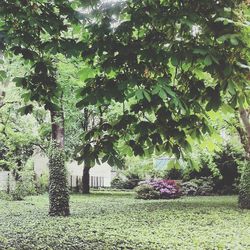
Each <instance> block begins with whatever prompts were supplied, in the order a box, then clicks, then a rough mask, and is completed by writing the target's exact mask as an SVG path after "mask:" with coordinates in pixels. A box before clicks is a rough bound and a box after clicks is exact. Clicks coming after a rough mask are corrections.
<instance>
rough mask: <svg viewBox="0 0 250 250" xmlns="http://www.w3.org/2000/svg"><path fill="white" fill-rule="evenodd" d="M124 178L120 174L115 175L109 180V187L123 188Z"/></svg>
mask: <svg viewBox="0 0 250 250" xmlns="http://www.w3.org/2000/svg"><path fill="white" fill-rule="evenodd" d="M124 185H125V184H124V180H123V179H122V178H121V177H120V176H116V177H115V178H114V179H113V180H112V181H111V188H117V189H124Z"/></svg>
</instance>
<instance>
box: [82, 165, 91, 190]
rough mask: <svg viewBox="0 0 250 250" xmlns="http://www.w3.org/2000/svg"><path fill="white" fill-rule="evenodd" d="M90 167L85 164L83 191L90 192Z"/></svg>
mask: <svg viewBox="0 0 250 250" xmlns="http://www.w3.org/2000/svg"><path fill="white" fill-rule="evenodd" d="M89 189H90V188H89V167H88V166H84V169H83V176H82V193H83V194H89Z"/></svg>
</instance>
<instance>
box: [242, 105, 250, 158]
mask: <svg viewBox="0 0 250 250" xmlns="http://www.w3.org/2000/svg"><path fill="white" fill-rule="evenodd" d="M249 115H250V112H249V110H247V109H240V118H241V120H242V123H243V125H244V128H245V131H246V138H247V140H246V142H245V145H244V148H245V151H246V155H247V159H248V160H250V122H249Z"/></svg>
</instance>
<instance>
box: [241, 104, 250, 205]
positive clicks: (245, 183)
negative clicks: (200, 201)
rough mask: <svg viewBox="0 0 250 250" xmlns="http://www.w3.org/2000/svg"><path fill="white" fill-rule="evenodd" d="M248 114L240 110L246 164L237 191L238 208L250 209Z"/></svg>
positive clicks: (249, 129)
mask: <svg viewBox="0 0 250 250" xmlns="http://www.w3.org/2000/svg"><path fill="white" fill-rule="evenodd" d="M249 115H250V112H249V110H247V109H240V117H241V120H242V123H243V125H244V128H245V133H246V138H245V140H244V139H242V140H241V141H244V142H245V143H244V145H243V146H244V149H245V151H246V158H247V161H248V163H247V164H246V167H245V170H244V172H243V173H242V176H241V180H240V190H239V207H240V208H245V209H250V122H249Z"/></svg>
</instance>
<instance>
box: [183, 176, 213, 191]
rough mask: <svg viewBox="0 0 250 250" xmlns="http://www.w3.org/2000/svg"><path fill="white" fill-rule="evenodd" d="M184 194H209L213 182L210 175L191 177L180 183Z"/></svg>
mask: <svg viewBox="0 0 250 250" xmlns="http://www.w3.org/2000/svg"><path fill="white" fill-rule="evenodd" d="M181 189H182V193H183V194H184V195H211V194H213V193H214V191H213V190H214V184H213V179H212V178H211V177H204V178H200V179H193V180H190V181H188V182H183V183H182V184H181Z"/></svg>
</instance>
